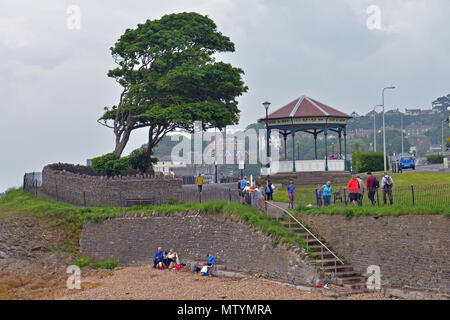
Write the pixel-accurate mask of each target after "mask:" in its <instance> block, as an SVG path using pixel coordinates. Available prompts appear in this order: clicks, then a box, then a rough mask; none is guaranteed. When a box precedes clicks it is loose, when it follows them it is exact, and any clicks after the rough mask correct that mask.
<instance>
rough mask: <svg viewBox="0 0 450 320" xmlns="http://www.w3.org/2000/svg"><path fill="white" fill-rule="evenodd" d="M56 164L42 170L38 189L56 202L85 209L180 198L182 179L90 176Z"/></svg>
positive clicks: (157, 202)
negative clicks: (130, 202)
mask: <svg viewBox="0 0 450 320" xmlns="http://www.w3.org/2000/svg"><path fill="white" fill-rule="evenodd" d="M55 167H56V165H49V166H46V167H45V168H44V169H43V170H42V190H43V191H44V192H45V193H47V194H49V195H51V196H53V197H54V198H55V199H56V200H58V201H64V202H68V203H71V204H74V205H85V206H122V205H124V204H125V202H126V199H154V200H155V204H158V205H159V204H164V203H167V201H168V200H169V199H178V200H180V199H181V196H182V180H181V179H176V178H175V179H173V178H167V177H158V176H150V175H142V174H136V175H133V176H115V177H104V176H91V175H88V174H80V173H75V172H70V171H67V170H57V169H55Z"/></svg>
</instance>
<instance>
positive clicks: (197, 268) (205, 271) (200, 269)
mask: <svg viewBox="0 0 450 320" xmlns="http://www.w3.org/2000/svg"><path fill="white" fill-rule="evenodd" d="M215 264H216V258H215V257H214V256H213V255H212V254H211V253H208V262H207V263H206V264H204V265H201V264H200V259H199V258H196V259H195V262H194V264H193V265H192V272H194V273H200V275H202V276H209V273H210V270H211V268H213V267H214V265H215Z"/></svg>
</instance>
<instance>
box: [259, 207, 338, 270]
mask: <svg viewBox="0 0 450 320" xmlns="http://www.w3.org/2000/svg"><path fill="white" fill-rule="evenodd" d="M266 203H267V204H270V205H271V206H274V207H276V208H278V209H280V210H282V211H284V212H285V213H287V214H288V215H289V216H290V217H291V218H292V219H294V220H295V221H296V222H297V223H298V224H299V225H300V226H301V227H302V228H303V229H305V230H306V232H308V233H309V234H310V235H311V236H312V237H313V238H314V239H316V240H317V241H318V242H319V243H320V245H321V246H322V247H324V248H325V249H327V250H328V252H329V253H331V254H332V255H333V257H335V258H336V259H337V260H338V261H339V262H340V263H342V264H343V265H345V263H344V262H343V261H342V260H341V259H339V257H338V256H337V255H335V254H334V253H333V251H331V250H330V249H328V247H327V246H326V245H324V244H323V243H322V241H320V240H319V239H318V238H317V237H316V236H315V235H314V234H313V233H312V232H311V231H309V230H308V228H306V227H305V226H304V225H303V224H302V223H301V222H300V221H298V220H297V219H296V218H295V217H294V216H293V215H292V214H291V213H290V212H289V211H287V210H286V209H283V208H281V207H279V206H277V205H275V204H273V203H270V202H268V201H266Z"/></svg>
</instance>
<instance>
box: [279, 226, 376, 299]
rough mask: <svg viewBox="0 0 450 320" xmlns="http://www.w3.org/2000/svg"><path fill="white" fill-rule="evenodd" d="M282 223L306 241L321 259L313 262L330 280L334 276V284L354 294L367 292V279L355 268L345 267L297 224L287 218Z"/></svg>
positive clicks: (313, 252) (345, 265) (314, 253)
mask: <svg viewBox="0 0 450 320" xmlns="http://www.w3.org/2000/svg"><path fill="white" fill-rule="evenodd" d="M280 221H281V223H282V224H283V225H284V226H285V227H287V228H289V229H290V230H293V231H294V232H295V233H296V234H297V235H299V236H301V237H302V238H303V239H304V240H305V241H306V243H307V247H308V249H309V250H311V252H312V254H313V255H314V256H316V257H317V256H318V257H319V259H316V260H313V264H314V265H316V267H317V268H318V269H320V270H322V271H323V272H324V273H325V275H326V276H328V277H330V278H332V277H333V276H334V277H335V278H334V279H333V280H332V282H333V283H334V284H336V285H339V286H342V287H344V288H346V289H349V290H351V291H352V293H359V292H367V289H366V282H367V279H366V278H365V277H363V276H362V275H361V273H359V272H357V271H355V270H354V269H353V266H351V265H348V264H344V265H343V264H342V263H341V262H340V261H339V260H338V259H336V258H335V257H334V255H333V254H332V253H331V252H329V251H328V250H327V249H326V248H324V247H323V246H322V245H321V244H320V242H319V241H318V240H316V239H314V238H312V237H311V236H310V235H309V233H308V232H307V231H306V230H305V229H304V228H302V227H301V226H299V225H298V224H297V223H296V222H292V221H291V222H290V223H289V221H287V219H286V218H282V219H281V220H280ZM296 224H297V225H296ZM329 249H331V248H329Z"/></svg>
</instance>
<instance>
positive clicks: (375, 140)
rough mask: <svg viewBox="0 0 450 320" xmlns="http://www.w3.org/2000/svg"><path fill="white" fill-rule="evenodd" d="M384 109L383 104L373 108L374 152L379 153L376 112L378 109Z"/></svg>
mask: <svg viewBox="0 0 450 320" xmlns="http://www.w3.org/2000/svg"><path fill="white" fill-rule="evenodd" d="M378 107H382V105H381V104H377V105H376V106H375V107H373V111H374V113H373V151H374V152H377V131H376V124H375V122H376V119H377V112H376V111H375V109H376V108H378Z"/></svg>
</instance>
